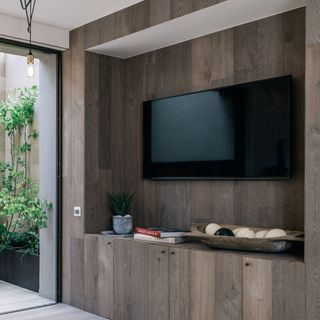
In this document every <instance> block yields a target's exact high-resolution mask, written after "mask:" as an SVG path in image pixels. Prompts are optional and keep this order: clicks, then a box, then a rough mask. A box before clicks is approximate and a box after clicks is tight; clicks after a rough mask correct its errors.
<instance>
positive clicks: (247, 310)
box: [243, 258, 272, 320]
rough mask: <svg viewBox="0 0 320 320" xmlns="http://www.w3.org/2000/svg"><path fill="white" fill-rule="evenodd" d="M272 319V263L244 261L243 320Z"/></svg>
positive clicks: (255, 260)
mask: <svg viewBox="0 0 320 320" xmlns="http://www.w3.org/2000/svg"><path fill="white" fill-rule="evenodd" d="M252 319H259V320H270V319H272V261H268V260H262V259H259V260H258V259H252V258H244V259H243V320H252Z"/></svg>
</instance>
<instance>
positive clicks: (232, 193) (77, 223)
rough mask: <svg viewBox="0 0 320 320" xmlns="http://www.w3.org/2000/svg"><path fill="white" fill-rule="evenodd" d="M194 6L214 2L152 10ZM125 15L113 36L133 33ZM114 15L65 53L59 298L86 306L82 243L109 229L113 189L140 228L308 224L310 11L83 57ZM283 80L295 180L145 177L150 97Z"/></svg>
mask: <svg viewBox="0 0 320 320" xmlns="http://www.w3.org/2000/svg"><path fill="white" fill-rule="evenodd" d="M144 2H145V4H143V3H141V4H139V5H137V6H141V9H139V10H138V8H139V7H136V6H134V7H131V9H130V10H129V11H130V12H132V11H135V10H137V11H136V13H135V15H136V14H138V13H139V14H141V15H142V16H144V14H143V10H142V9H143V8H144V6H145V5H146V3H149V4H150V5H151V4H152V5H153V6H159V1H156V0H155V1H144ZM161 2H162V1H161ZM189 2H190V3H191V4H192V5H191V7H190V8H192V10H195V7H194V6H195V3H198V4H201V6H208V5H210V4H212V3H216V2H217V1H172V0H171V1H163V6H164V7H163V9H164V10H163V11H161V10H160V8H158V7H157V10H155V12H157V13H160V12H161V14H164V12H166V10H165V8H169V7H166V6H168V3H170V12H172V11H171V10H174V9H173V8H179V10H180V11H181V12H186V13H187V12H188V10H186V11H184V9H183V8H184V7H185V6H186V5H187V4H188V3H189ZM140 10H141V11H140ZM159 10H160V11H159ZM168 10H169V9H168ZM176 10H178V9H176ZM124 12H125V11H124ZM124 12H122V13H119V14H120V15H122V18H121V19H120V20H119V21H118V22H117V24H116V26H115V27H114V28H115V29H114V30H116V33H119V34H117V37H118V36H121V35H123V34H124V33H121V32H122V31H121V28H124V29H126V27H125V26H126V21H127V19H128V21H130V28H128V29H126V30H127V31H126V32H132V26H131V24H132V23H133V22H134V20H133V19H132V16H130V14H128V12H127V14H128V17H127V18H126V14H124ZM152 12H153V11H152ZM116 15H117V14H115V15H112V16H110V17H109V18H108V19H115V16H116ZM168 17H170V18H171V17H172V13H170V15H169V14H168ZM108 19H102V20H100V21H99V22H96V23H93V24H90V25H88V26H85V27H83V28H80V29H77V30H75V31H72V33H71V50H69V51H66V52H65V53H64V54H63V65H64V74H63V77H64V84H63V86H64V91H63V95H64V96H63V99H64V101H63V102H64V107H63V154H64V155H63V167H64V169H63V300H64V302H66V303H69V304H72V305H75V306H77V307H80V308H83V306H84V300H83V296H84V282H83V279H84V267H83V253H84V246H83V238H84V234H85V233H86V232H87V233H88V232H99V231H101V230H103V229H106V228H108V227H110V220H111V215H110V213H109V212H108V209H107V201H106V193H107V192H109V191H113V192H117V191H127V192H136V198H135V203H134V207H133V214H134V219H135V223H136V224H139V225H153V224H163V225H168V226H179V227H188V226H189V224H190V223H191V222H192V221H218V222H221V223H235V224H244V225H253V226H254V225H256V226H266V227H272V226H278V227H285V228H293V229H303V227H304V214H303V210H304V74H305V66H304V60H305V50H304V47H305V30H304V27H303V26H304V20H305V11H304V9H298V10H294V11H291V12H288V13H284V14H281V15H278V16H274V17H270V18H267V19H264V20H260V21H257V22H253V23H249V24H246V25H243V26H240V27H237V28H234V29H230V30H226V31H222V32H219V33H216V34H212V35H208V36H204V37H201V38H199V39H195V40H192V41H188V42H185V43H182V44H178V45H175V46H172V47H168V48H164V49H161V50H157V51H155V52H151V53H147V54H144V55H141V56H138V57H135V58H131V59H128V60H120V59H115V58H110V57H104V56H99V55H96V54H92V53H88V52H85V48H86V47H88V46H91V45H92V44H94V45H95V44H98V43H100V42H101V41H105V40H106V39H105V38H104V37H107V36H109V35H108V33H110V32H111V33H112V32H113V31H112V30H113V29H112V28H113V27H112V28H111V29H109V27H108V26H109V24H108V21H109V20H108ZM157 19H158V20H157ZM161 19H162V18H157V16H156V14H155V13H153V14H151V18H150V21H157V22H152V23H160V22H161V21H163V20H161ZM164 21H165V20H164ZM297 21H299V23H297ZM113 23H114V22H112V23H111V24H113ZM128 23H129V22H128ZM135 23H136V21H135ZM146 25H148V24H146ZM143 27H144V26H140V27H139V28H143ZM136 28H137V30H138V29H139V28H138V27H136ZM128 30H129V31H128ZM94 35H96V38H95V40H94ZM89 42H90V44H89ZM284 74H292V75H293V78H294V99H293V100H294V119H295V123H294V127H295V130H294V160H295V161H294V176H293V179H291V180H289V181H150V180H143V179H142V102H143V101H144V100H147V99H151V98H156V97H163V96H168V95H174V94H181V93H184V92H190V91H197V90H203V89H209V88H213V87H217V86H221V85H231V84H234V83H240V82H245V81H252V80H257V79H262V78H268V77H274V76H280V75H284ZM78 205H80V206H81V207H82V208H83V210H82V217H81V218H75V217H73V207H74V206H78Z"/></svg>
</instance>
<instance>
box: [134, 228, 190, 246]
mask: <svg viewBox="0 0 320 320" xmlns="http://www.w3.org/2000/svg"><path fill="white" fill-rule="evenodd" d="M183 234H184V231H183V230H177V229H168V228H162V227H159V228H136V229H135V234H134V239H136V240H144V241H155V242H164V243H171V244H176V243H181V242H184V238H183Z"/></svg>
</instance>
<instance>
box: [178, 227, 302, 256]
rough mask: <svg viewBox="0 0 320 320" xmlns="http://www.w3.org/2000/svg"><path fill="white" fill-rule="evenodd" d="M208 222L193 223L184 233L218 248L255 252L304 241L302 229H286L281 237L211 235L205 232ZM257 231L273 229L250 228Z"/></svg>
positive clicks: (270, 250)
mask: <svg viewBox="0 0 320 320" xmlns="http://www.w3.org/2000/svg"><path fill="white" fill-rule="evenodd" d="M206 226H207V224H193V225H192V226H191V232H187V233H185V234H184V235H185V236H186V237H188V238H192V239H197V240H200V241H202V242H203V243H205V244H207V245H208V246H210V247H212V248H216V249H227V250H241V251H254V252H285V251H288V250H289V249H291V248H293V247H294V246H295V245H296V244H297V243H298V242H300V243H301V242H303V241H304V237H303V236H304V234H303V232H301V231H290V230H286V232H287V236H286V237H281V238H267V239H258V238H237V237H224V236H209V235H207V234H205V233H204V230H205V228H206ZM221 227H222V228H227V229H231V230H234V229H236V228H245V227H242V226H235V225H221ZM250 229H252V230H254V231H255V232H257V231H260V230H271V229H266V228H250Z"/></svg>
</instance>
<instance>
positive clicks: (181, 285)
mask: <svg viewBox="0 0 320 320" xmlns="http://www.w3.org/2000/svg"><path fill="white" fill-rule="evenodd" d="M190 267H191V265H190V251H189V250H185V249H175V248H172V249H170V250H169V285H170V301H174V302H175V303H170V319H179V320H180V319H185V320H188V319H191V318H190V314H191V305H190V302H191V287H190V286H191V283H190V279H191V270H190Z"/></svg>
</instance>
